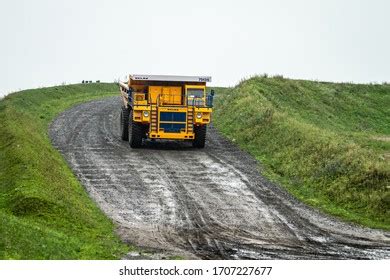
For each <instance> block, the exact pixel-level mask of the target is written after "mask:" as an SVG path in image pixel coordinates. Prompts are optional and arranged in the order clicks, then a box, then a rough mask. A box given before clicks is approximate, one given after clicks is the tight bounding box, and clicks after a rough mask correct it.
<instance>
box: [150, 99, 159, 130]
mask: <svg viewBox="0 0 390 280" xmlns="http://www.w3.org/2000/svg"><path fill="white" fill-rule="evenodd" d="M157 108H158V107H157V105H153V104H152V105H151V106H150V132H155V133H157V128H158V124H157V123H158V120H157V118H158V117H157V111H158V110H157Z"/></svg>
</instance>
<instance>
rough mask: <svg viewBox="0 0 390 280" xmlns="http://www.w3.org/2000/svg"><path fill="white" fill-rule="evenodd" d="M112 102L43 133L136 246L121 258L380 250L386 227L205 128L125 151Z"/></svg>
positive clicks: (370, 254) (381, 254)
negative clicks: (333, 210)
mask: <svg viewBox="0 0 390 280" xmlns="http://www.w3.org/2000/svg"><path fill="white" fill-rule="evenodd" d="M120 106H121V105H120V99H119V98H116V97H114V98H108V99H104V100H99V101H93V102H89V103H85V104H81V105H78V106H76V107H73V108H71V109H70V110H68V111H65V112H63V113H62V114H60V115H59V116H58V118H57V119H56V120H55V121H54V122H53V123H52V125H51V127H50V137H51V139H52V142H53V145H54V146H55V147H56V148H57V149H58V150H59V151H60V152H61V153H62V154H63V155H64V157H65V159H66V160H67V162H68V163H69V165H70V167H71V168H72V170H73V171H74V173H75V174H76V176H77V177H78V178H79V180H80V181H81V183H82V184H83V185H84V186H85V188H86V190H87V192H88V193H89V195H90V196H91V197H92V198H93V199H94V200H95V201H96V203H97V204H98V205H99V207H100V208H101V209H102V210H103V211H104V212H105V213H106V214H107V215H108V216H109V217H110V218H111V219H112V220H113V221H114V222H115V223H116V225H117V230H118V234H119V235H120V237H121V238H122V239H123V240H125V241H126V242H129V243H131V244H134V245H136V246H138V247H139V248H140V251H141V253H129V254H128V255H127V256H125V258H169V257H173V256H183V257H185V258H190V259H196V258H201V259H383V258H390V234H389V233H388V232H385V231H380V230H372V229H367V228H363V227H359V226H355V225H351V224H348V223H344V222H341V221H339V220H337V219H335V218H332V217H329V216H327V215H324V214H322V213H319V212H318V211H317V210H314V209H312V208H310V207H307V206H305V205H304V204H302V203H300V202H299V201H297V200H296V199H294V198H293V197H291V195H289V194H288V193H287V192H286V191H285V190H283V189H282V188H281V187H279V186H277V185H275V184H273V183H270V182H269V181H268V180H267V179H265V178H264V177H263V176H262V175H261V173H260V172H259V168H258V165H257V164H256V162H255V161H254V159H252V158H251V156H249V155H248V154H246V153H245V152H243V151H241V150H239V149H238V148H237V147H235V146H234V145H233V144H232V143H230V142H229V141H228V140H226V139H224V138H223V137H222V136H221V135H219V134H218V132H217V131H216V130H215V129H214V128H212V127H211V128H210V129H209V131H208V137H207V139H208V140H207V142H206V148H205V149H200V150H199V149H194V148H192V146H191V143H186V142H170V141H163V142H162V141H160V142H158V141H156V142H151V141H150V142H147V143H146V145H145V147H144V148H142V149H131V148H130V147H129V145H128V143H127V142H123V141H122V140H121V139H120V136H119V113H120ZM145 252H148V253H145Z"/></svg>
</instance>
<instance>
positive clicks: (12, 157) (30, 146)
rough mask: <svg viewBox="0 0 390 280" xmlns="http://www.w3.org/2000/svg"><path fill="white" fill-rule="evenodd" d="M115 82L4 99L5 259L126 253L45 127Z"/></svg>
mask: <svg viewBox="0 0 390 280" xmlns="http://www.w3.org/2000/svg"><path fill="white" fill-rule="evenodd" d="M114 94H117V88H116V86H115V85H114V84H88V85H69V86H59V87H51V88H43V89H34V90H25V91H21V92H18V93H13V94H11V95H9V96H7V97H5V98H4V99H3V100H0V259H117V258H120V257H121V256H122V254H123V253H125V252H127V251H128V250H129V248H128V247H127V246H126V245H124V244H122V243H121V241H120V240H119V238H118V237H117V236H116V235H115V234H114V225H113V223H112V222H111V221H110V220H109V219H108V218H107V217H106V216H105V215H104V214H103V213H102V212H101V211H100V210H99V208H98V207H97V206H96V205H95V203H94V202H93V201H92V200H91V199H90V198H89V197H88V195H87V194H86V192H85V190H84V189H83V187H82V186H81V185H80V183H79V182H78V181H77V179H76V177H75V176H74V175H73V173H72V171H71V170H70V169H69V168H68V166H67V164H66V162H65V161H64V159H63V158H62V156H61V155H60V154H59V152H57V151H56V150H55V149H54V148H53V147H52V145H51V142H50V139H49V137H48V125H49V124H50V122H51V121H52V120H53V118H54V117H55V116H56V115H57V114H58V113H60V112H61V111H63V110H65V109H67V108H69V107H71V106H73V105H75V104H77V103H81V102H85V101H88V100H92V99H97V98H103V97H105V96H111V95H114Z"/></svg>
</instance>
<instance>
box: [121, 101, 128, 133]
mask: <svg viewBox="0 0 390 280" xmlns="http://www.w3.org/2000/svg"><path fill="white" fill-rule="evenodd" d="M120 130H121V138H122V140H124V141H128V140H129V109H128V108H126V107H122V110H121V118H120Z"/></svg>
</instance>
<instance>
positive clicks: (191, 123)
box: [187, 107, 194, 133]
mask: <svg viewBox="0 0 390 280" xmlns="http://www.w3.org/2000/svg"><path fill="white" fill-rule="evenodd" d="M187 108H188V107H187ZM193 131H194V108H188V110H187V133H191V132H193Z"/></svg>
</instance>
